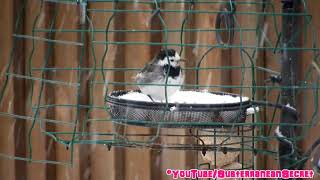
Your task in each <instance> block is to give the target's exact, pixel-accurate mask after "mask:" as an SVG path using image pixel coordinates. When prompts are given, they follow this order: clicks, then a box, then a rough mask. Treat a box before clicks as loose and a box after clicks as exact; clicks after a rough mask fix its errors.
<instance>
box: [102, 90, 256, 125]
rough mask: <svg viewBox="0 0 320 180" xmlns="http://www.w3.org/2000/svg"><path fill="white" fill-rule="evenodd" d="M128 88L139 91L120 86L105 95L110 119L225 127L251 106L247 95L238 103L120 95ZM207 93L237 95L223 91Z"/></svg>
mask: <svg viewBox="0 0 320 180" xmlns="http://www.w3.org/2000/svg"><path fill="white" fill-rule="evenodd" d="M129 92H140V91H139V90H135V91H132V90H131V91H124V90H120V91H113V92H111V93H110V94H109V95H106V103H107V105H108V106H109V108H110V113H111V116H112V120H113V122H116V123H121V124H130V125H138V126H146V127H163V128H193V127H194V128H201V127H202V128H208V127H212V128H217V127H227V126H236V124H233V123H242V122H245V120H246V116H247V113H246V112H247V109H248V108H251V107H252V104H251V102H250V100H249V99H247V100H244V101H242V102H237V103H223V104H185V103H183V104H182V103H162V102H146V101H138V100H127V99H122V98H119V97H120V96H123V95H125V94H127V93H129ZM197 92H199V91H197ZM210 93H211V94H215V95H229V96H232V97H240V96H239V95H237V94H231V93H226V92H210ZM243 99H244V98H243ZM224 123H225V124H224Z"/></svg>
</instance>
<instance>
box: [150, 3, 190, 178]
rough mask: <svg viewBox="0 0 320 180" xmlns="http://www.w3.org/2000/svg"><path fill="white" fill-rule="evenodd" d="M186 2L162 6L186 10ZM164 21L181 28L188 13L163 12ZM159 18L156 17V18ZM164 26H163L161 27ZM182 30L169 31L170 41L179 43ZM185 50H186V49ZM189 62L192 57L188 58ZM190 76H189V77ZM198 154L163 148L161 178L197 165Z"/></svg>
mask: <svg viewBox="0 0 320 180" xmlns="http://www.w3.org/2000/svg"><path fill="white" fill-rule="evenodd" d="M186 6H187V5H186V4H183V3H164V4H162V8H163V9H166V10H184V9H185V8H186ZM162 16H163V18H164V21H165V23H166V27H167V28H168V29H171V30H172V29H180V28H181V27H182V23H183V20H184V19H185V16H186V14H184V13H163V14H162ZM155 19H157V18H154V19H153V20H155ZM188 19H189V21H191V20H192V16H191V15H189V18H188ZM160 28H163V27H160ZM184 28H188V27H187V24H185V27H184ZM180 36H181V32H169V33H168V43H177V44H179V43H180V42H181V40H180ZM184 37H185V34H183V37H182V38H183V39H182V40H183V42H184V40H185V39H184ZM162 41H164V34H163V35H162ZM168 48H172V49H175V50H176V51H177V52H178V53H179V52H180V50H181V47H177V46H168ZM183 52H186V50H185V49H184V51H183ZM181 56H182V57H186V56H185V55H184V54H182V55H181ZM187 61H189V62H188V64H189V63H190V61H192V59H187ZM184 73H185V75H186V76H188V75H189V74H191V73H187V72H184ZM187 78H189V77H187ZM161 133H163V134H177V135H178V134H186V133H188V131H187V132H186V130H185V129H169V128H163V129H161ZM162 143H164V144H166V143H170V144H171V143H172V144H179V143H187V140H186V139H185V138H174V137H171V138H162ZM190 143H191V142H190ZM195 156H196V153H194V152H193V153H190V152H187V151H181V150H166V149H163V150H162V151H161V159H160V160H158V161H156V162H159V161H160V163H161V164H160V167H161V169H160V171H159V168H158V171H159V172H158V173H159V174H160V176H159V178H160V177H161V179H170V176H167V175H166V173H165V172H166V170H167V169H185V168H187V167H190V168H192V167H195V166H192V165H191V164H193V163H194V159H193V158H194V157H195Z"/></svg>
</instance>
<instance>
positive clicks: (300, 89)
mask: <svg viewBox="0 0 320 180" xmlns="http://www.w3.org/2000/svg"><path fill="white" fill-rule="evenodd" d="M35 6H36V7H37V8H36V9H37V10H38V12H34V11H33V12H32V13H30V12H29V11H28V1H25V3H24V4H23V5H22V8H21V9H20V10H19V12H20V13H19V16H18V17H17V20H16V27H15V28H16V29H15V32H14V34H13V48H12V56H11V57H10V58H9V60H8V61H7V62H6V68H4V69H5V71H4V72H3V73H2V74H1V75H2V77H1V78H2V79H3V80H4V81H3V82H2V83H1V89H0V103H1V105H2V106H3V107H4V106H7V104H6V102H7V100H6V98H8V97H9V96H10V95H11V94H10V93H11V92H10V90H12V86H11V82H18V84H19V80H23V81H24V82H22V84H23V83H24V84H25V86H26V87H27V88H25V89H26V91H27V92H28V93H26V94H27V95H25V96H24V98H25V102H26V103H25V104H26V107H27V108H25V110H24V111H23V112H18V111H14V112H12V111H11V110H10V108H9V109H7V110H6V108H2V109H1V116H5V117H8V118H9V119H10V118H12V119H13V120H14V119H23V120H26V121H30V123H29V122H28V124H27V126H26V127H27V128H26V129H25V132H26V142H25V147H26V153H25V154H24V157H20V156H17V155H10V154H7V153H4V152H1V156H5V157H9V158H13V159H20V160H27V161H33V162H42V163H58V164H60V163H62V164H72V163H73V161H74V160H73V156H74V153H75V149H76V145H80V146H84V145H96V144H101V145H106V146H107V149H109V150H110V149H111V148H112V147H126V148H149V149H152V150H161V151H165V150H167V149H168V150H182V151H191V152H192V153H193V156H194V157H196V159H197V160H196V163H195V164H196V165H194V167H195V168H196V167H199V168H231V169H260V168H262V167H259V166H261V164H263V163H262V162H263V161H265V160H267V159H270V160H272V161H273V162H279V163H278V165H277V167H276V168H282V169H283V168H289V169H295V168H298V167H299V168H300V167H302V166H303V165H304V164H305V163H306V161H307V160H308V158H309V156H310V153H304V152H301V150H300V148H299V143H301V141H303V140H304V139H305V138H306V137H307V135H308V132H309V130H310V129H311V128H312V127H314V126H316V125H317V123H318V113H319V112H318V109H319V107H318V99H319V97H318V88H319V84H318V83H319V72H320V70H319V65H318V59H319V48H318V46H317V40H318V38H317V35H316V29H315V27H314V25H313V23H312V21H311V15H310V14H309V12H308V2H307V1H304V0H301V1H295V0H292V1H282V2H280V1H279V2H275V1H268V0H266V1H264V0H261V1H236V0H223V1H221V0H219V1H215V0H211V1H209V0H197V1H194V0H185V1H182V0H181V1H180V0H178V1H169V0H154V1H152V0H141V1H140V0H139V1H132V0H83V1H76V0H74V1H72V0H70V1H62V0H61V1H58V0H45V1H41V2H38V3H37V4H36V5H35ZM276 7H282V8H278V9H276ZM31 9H32V8H31ZM48 9H49V10H50V11H49V10H48ZM26 11H27V12H26ZM28 12H29V13H30V14H32V16H30V19H32V20H30V22H22V21H20V19H21V18H23V17H24V15H26V14H28ZM62 12H65V13H66V14H62ZM23 23H25V24H28V26H27V27H29V29H28V33H26V34H21V28H22V27H23ZM280 23H282V25H280ZM24 41H26V42H27V43H28V48H27V50H26V51H24V54H25V60H24V61H23V62H25V66H24V68H25V70H24V71H21V70H19V68H18V67H20V66H18V65H17V64H18V63H19V61H18V60H17V59H19V57H18V56H19V54H18V53H19V51H17V49H19V47H20V46H21V42H24ZM168 48H173V49H176V51H177V52H179V54H180V55H181V56H182V57H185V59H187V60H188V61H187V63H186V65H185V67H184V68H183V71H185V72H186V74H187V75H186V82H185V83H184V84H183V89H184V90H190V91H200V90H207V91H209V92H220V94H221V93H222V94H229V95H232V96H237V97H241V98H245V97H248V98H249V99H248V100H247V101H240V102H239V103H234V104H227V105H226V104H220V105H201V104H200V105H198V104H193V105H192V104H191V105H190V104H181V105H179V106H178V107H176V106H177V105H176V104H170V103H168V102H165V103H155V102H148V103H145V102H144V103H141V102H140V103H139V102H136V101H135V102H132V101H127V100H121V99H119V98H116V97H117V96H120V95H123V94H124V93H127V92H129V91H132V90H136V89H137V85H138V84H137V83H135V82H134V80H132V78H131V77H132V76H134V75H135V74H137V73H138V72H139V71H140V70H141V68H142V67H143V65H144V63H146V62H148V61H150V59H152V58H153V56H154V55H155V54H156V53H157V52H158V51H159V50H160V49H168ZM142 58H143V60H141V61H140V60H139V59H142ZM266 59H267V60H268V62H267V61H266ZM22 64H23V63H22ZM20 83H21V82H20ZM165 85H166V84H165ZM14 87H16V86H14ZM218 94H219V93H218ZM51 96H54V98H51ZM14 102H15V103H17V102H18V101H17V100H16V101H14ZM173 107H175V108H177V109H175V110H172V108H173ZM256 107H258V108H259V112H258V110H257V108H256ZM250 108H251V109H250ZM248 109H250V110H251V113H248ZM14 121H15V120H14ZM137 125H138V126H140V127H136V126H137ZM23 126H24V125H23ZM102 127H103V128H102ZM38 131H39V132H40V133H39V135H40V136H41V137H45V138H48V139H50V140H52V141H54V142H56V143H57V145H56V146H59V147H61V145H62V146H65V147H66V150H65V152H66V153H67V154H68V155H66V156H64V158H65V159H55V158H52V159H50V158H51V157H45V158H43V157H38V156H37V155H35V153H34V152H33V146H34V145H35V144H36V141H37V138H35V136H36V135H37V134H38ZM270 142H271V145H274V146H273V147H272V146H271V145H270V146H269V145H268V144H269V143H270ZM278 143H279V148H278V146H276V145H277V144H278ZM106 153H107V151H106ZM35 156H36V158H35Z"/></svg>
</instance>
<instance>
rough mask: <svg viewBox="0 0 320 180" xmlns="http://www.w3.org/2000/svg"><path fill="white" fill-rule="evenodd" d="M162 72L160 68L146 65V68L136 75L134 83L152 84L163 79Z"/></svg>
mask: <svg viewBox="0 0 320 180" xmlns="http://www.w3.org/2000/svg"><path fill="white" fill-rule="evenodd" d="M163 76H164V72H163V70H162V68H161V66H158V65H155V64H152V63H148V64H146V66H145V67H144V68H143V69H142V70H141V71H140V72H139V73H138V74H137V76H136V81H137V82H138V83H153V82H155V81H160V80H161V79H163Z"/></svg>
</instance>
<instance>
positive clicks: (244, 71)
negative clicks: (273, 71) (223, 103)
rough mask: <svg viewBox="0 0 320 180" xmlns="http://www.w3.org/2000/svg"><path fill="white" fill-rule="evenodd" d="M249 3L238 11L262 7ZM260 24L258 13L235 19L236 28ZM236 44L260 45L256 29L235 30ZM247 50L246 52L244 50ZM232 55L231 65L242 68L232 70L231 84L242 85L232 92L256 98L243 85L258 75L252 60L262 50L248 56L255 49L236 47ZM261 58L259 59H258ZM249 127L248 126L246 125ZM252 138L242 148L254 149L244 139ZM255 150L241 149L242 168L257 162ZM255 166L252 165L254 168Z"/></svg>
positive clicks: (250, 143) (244, 134) (255, 10)
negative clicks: (253, 67)
mask: <svg viewBox="0 0 320 180" xmlns="http://www.w3.org/2000/svg"><path fill="white" fill-rule="evenodd" d="M246 2H247V4H246V3H245V4H237V7H236V10H237V12H258V11H259V10H260V8H261V6H259V5H255V4H251V2H255V1H252V0H250V1H246ZM257 25H258V16H256V15H250V14H239V15H237V16H236V19H235V28H237V29H239V28H241V29H243V28H256V27H257ZM234 38H235V39H234V44H235V45H240V46H257V45H259V41H258V39H259V38H258V37H257V35H256V32H255V31H235V37H234ZM242 51H245V52H242ZM231 53H232V56H231V64H230V65H231V66H238V67H241V68H238V69H233V70H232V72H231V81H232V82H231V84H232V85H233V86H241V88H233V89H232V92H233V93H236V94H240V95H242V96H247V97H249V98H250V99H252V98H255V97H252V96H253V94H252V88H242V86H252V81H253V78H254V77H253V76H256V74H255V73H254V74H252V71H251V68H246V67H250V66H251V65H252V64H251V61H253V62H252V63H254V64H256V63H257V62H256V61H257V59H256V58H257V57H258V54H259V53H260V52H256V56H254V57H252V59H250V57H248V56H247V55H246V53H248V54H249V56H252V54H253V53H254V50H253V49H246V48H234V49H232V52H231ZM258 60H259V59H258ZM243 67H244V68H243ZM246 122H253V119H252V118H251V117H247V119H246ZM244 128H247V127H244ZM239 133H240V135H241V136H249V137H250V136H252V135H253V134H252V131H249V132H241V131H240V132H239ZM252 140H253V139H251V138H241V148H245V147H249V148H250V149H253V148H254V147H253V144H252V142H249V143H243V141H252ZM252 153H253V152H250V151H245V150H241V151H240V155H239V162H240V163H241V164H242V167H241V168H247V167H248V165H250V166H251V165H253V164H254V163H255V162H254V161H255V160H254V157H253V156H252ZM253 168H254V167H251V169H253Z"/></svg>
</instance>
